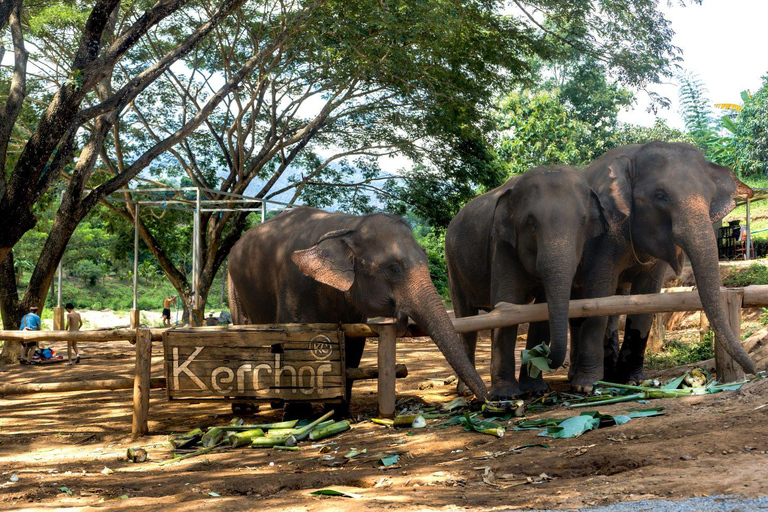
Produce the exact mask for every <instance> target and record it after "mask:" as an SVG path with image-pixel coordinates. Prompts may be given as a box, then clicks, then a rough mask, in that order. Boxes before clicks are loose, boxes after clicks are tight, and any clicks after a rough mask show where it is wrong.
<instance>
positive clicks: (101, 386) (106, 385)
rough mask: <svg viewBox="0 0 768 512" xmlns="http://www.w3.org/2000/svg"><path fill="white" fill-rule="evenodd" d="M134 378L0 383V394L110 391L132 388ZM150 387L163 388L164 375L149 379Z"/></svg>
mask: <svg viewBox="0 0 768 512" xmlns="http://www.w3.org/2000/svg"><path fill="white" fill-rule="evenodd" d="M133 385H134V379H104V380H78V381H73V382H36V383H30V384H0V396H4V395H32V394H35V393H64V392H70V391H108V390H109V391H112V390H117V389H132V388H133ZM149 387H150V388H151V389H163V388H165V377H159V378H154V379H150V380H149Z"/></svg>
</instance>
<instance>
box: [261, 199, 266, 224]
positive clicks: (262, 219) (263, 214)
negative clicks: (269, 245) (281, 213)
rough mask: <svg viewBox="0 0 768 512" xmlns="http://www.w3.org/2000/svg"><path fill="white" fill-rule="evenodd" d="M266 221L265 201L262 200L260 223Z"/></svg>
mask: <svg viewBox="0 0 768 512" xmlns="http://www.w3.org/2000/svg"><path fill="white" fill-rule="evenodd" d="M266 221H267V203H266V201H262V203H261V223H262V224H264V223H265V222H266Z"/></svg>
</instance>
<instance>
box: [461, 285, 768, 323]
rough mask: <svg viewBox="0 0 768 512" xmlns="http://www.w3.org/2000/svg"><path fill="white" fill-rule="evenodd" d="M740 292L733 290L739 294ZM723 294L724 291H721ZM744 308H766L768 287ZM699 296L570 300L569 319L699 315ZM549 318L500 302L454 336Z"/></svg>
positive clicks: (750, 293) (754, 289) (531, 307)
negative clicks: (654, 314) (680, 314)
mask: <svg viewBox="0 0 768 512" xmlns="http://www.w3.org/2000/svg"><path fill="white" fill-rule="evenodd" d="M741 289H742V288H734V290H741ZM722 290H726V288H723V289H722ZM743 290H744V304H743V307H745V308H753V307H765V306H768V285H752V286H747V287H745V288H743ZM702 309H704V308H703V307H702V305H701V299H700V298H699V292H697V291H691V292H672V293H652V294H647V295H614V296H611V297H601V298H597V299H582V300H572V301H571V302H570V307H569V311H568V317H569V318H584V317H590V316H610V315H623V314H652V313H668V312H674V311H700V310H702ZM547 318H549V316H548V314H547V305H546V304H526V305H515V304H508V303H505V302H501V303H499V304H497V305H496V308H495V309H494V310H493V311H491V312H490V313H487V314H485V315H477V316H468V317H464V318H457V319H456V320H454V321H453V325H454V327H455V328H456V331H457V332H473V331H482V330H485V329H495V328H499V327H509V326H510V325H516V324H522V323H526V322H542V321H544V320H547Z"/></svg>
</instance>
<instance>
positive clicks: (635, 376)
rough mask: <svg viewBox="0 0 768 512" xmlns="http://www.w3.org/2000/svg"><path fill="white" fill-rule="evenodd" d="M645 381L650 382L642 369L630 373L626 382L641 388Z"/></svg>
mask: <svg viewBox="0 0 768 512" xmlns="http://www.w3.org/2000/svg"><path fill="white" fill-rule="evenodd" d="M644 380H648V377H646V375H645V373H643V370H642V368H641V369H639V370H634V371H632V372H630V373H629V377H628V378H627V380H626V381H625V382H626V383H627V384H629V385H630V386H640V385H642V383H643V381H644Z"/></svg>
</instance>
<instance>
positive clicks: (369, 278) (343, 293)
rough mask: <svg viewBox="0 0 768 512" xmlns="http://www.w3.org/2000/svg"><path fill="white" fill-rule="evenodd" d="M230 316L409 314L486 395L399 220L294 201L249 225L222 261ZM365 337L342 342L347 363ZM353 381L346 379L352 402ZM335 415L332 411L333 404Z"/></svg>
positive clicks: (352, 318) (247, 320) (356, 319)
mask: <svg viewBox="0 0 768 512" xmlns="http://www.w3.org/2000/svg"><path fill="white" fill-rule="evenodd" d="M228 282H229V300H230V309H231V310H232V321H233V323H234V324H235V325H239V324H263V323H291V322H300V323H313V322H322V323H328V322H330V323H335V322H341V323H360V322H365V321H366V319H367V318H369V317H377V316H385V317H395V318H397V319H398V320H399V323H400V324H401V326H403V327H404V326H405V325H406V324H407V320H408V317H409V316H410V317H411V318H413V319H414V320H415V321H416V322H417V323H418V324H419V326H420V327H421V328H422V329H423V330H424V331H425V332H426V333H427V335H429V336H431V337H432V339H433V340H434V342H435V344H437V346H438V347H439V348H440V350H441V351H442V353H443V355H444V356H445V358H446V359H447V361H448V363H449V364H450V365H451V367H452V368H453V370H454V371H455V372H456V373H457V375H458V376H459V378H460V379H462V380H463V381H464V382H466V383H467V384H468V386H469V388H470V389H471V390H472V392H473V393H475V395H476V396H477V397H478V398H480V399H485V398H486V396H487V391H486V388H485V384H484V383H483V380H482V379H481V378H480V376H479V375H478V373H477V371H475V369H474V367H473V366H472V364H471V363H470V362H469V359H468V358H467V355H466V353H465V352H464V350H463V347H462V344H461V341H460V340H459V337H458V335H457V334H456V331H455V329H454V327H453V324H452V323H451V320H450V318H449V316H448V313H447V311H446V309H445V306H444V305H443V301H442V300H441V298H440V296H439V295H438V293H437V291H436V290H435V287H434V285H433V284H432V281H431V279H430V275H429V268H428V264H427V255H426V252H425V251H424V249H423V248H422V247H421V246H419V244H418V243H417V242H416V240H415V238H414V236H413V232H412V231H411V228H410V226H409V225H408V223H407V222H406V221H404V220H403V219H402V218H400V217H398V216H395V215H390V214H384V213H375V214H370V215H365V216H355V215H348V214H344V213H329V212H325V211H322V210H318V209H315V208H308V207H300V208H294V209H291V210H290V211H287V212H284V213H281V214H279V215H277V216H276V217H274V218H272V219H270V220H268V221H266V222H265V223H263V224H261V225H259V226H256V227H253V228H251V229H249V230H248V231H247V232H246V233H245V234H244V235H243V237H242V238H241V239H240V240H239V241H238V242H237V243H236V244H235V245H234V247H233V248H232V250H231V252H230V254H229V265H228ZM364 346H365V339H364V338H362V339H359V338H358V339H353V338H348V339H347V340H346V343H345V358H346V361H345V363H346V365H347V367H348V368H357V366H358V365H359V363H360V358H361V357H362V354H363V349H364ZM351 386H352V381H349V380H348V381H347V400H349V396H350V392H351ZM337 412H338V410H337Z"/></svg>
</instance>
